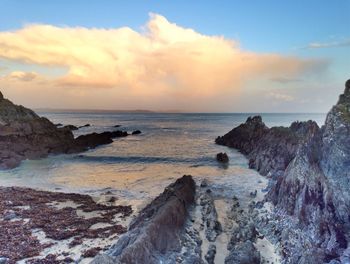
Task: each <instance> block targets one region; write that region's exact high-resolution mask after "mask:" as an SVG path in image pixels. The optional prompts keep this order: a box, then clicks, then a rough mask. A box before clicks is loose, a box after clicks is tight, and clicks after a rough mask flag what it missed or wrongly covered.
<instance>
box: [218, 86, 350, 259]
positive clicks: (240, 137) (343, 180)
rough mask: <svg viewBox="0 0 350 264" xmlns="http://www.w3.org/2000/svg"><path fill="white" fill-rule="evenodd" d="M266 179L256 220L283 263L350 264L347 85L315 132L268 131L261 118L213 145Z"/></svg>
mask: <svg viewBox="0 0 350 264" xmlns="http://www.w3.org/2000/svg"><path fill="white" fill-rule="evenodd" d="M216 143H217V144H221V145H226V146H228V147H233V148H236V149H238V150H239V151H241V152H242V153H243V154H245V155H246V156H247V158H248V159H249V166H250V167H251V168H254V169H256V170H258V171H259V172H260V173H261V174H262V175H264V176H268V177H269V178H270V188H269V192H268V194H267V196H266V198H265V201H266V203H272V204H273V205H274V206H275V210H274V214H273V217H267V218H260V219H258V224H259V225H260V228H261V230H264V232H265V233H266V235H268V236H270V237H271V239H274V240H275V242H276V243H279V245H280V251H281V254H282V256H283V263H305V264H306V263H311V264H312V263H315V264H316V263H332V264H335V263H350V248H348V241H349V239H350V220H349V214H350V210H349V208H350V194H349V187H350V186H349V179H350V80H349V81H347V82H346V84H345V91H344V93H343V94H342V95H340V97H339V100H338V102H337V104H336V105H335V106H334V107H333V108H332V109H331V111H330V112H329V113H328V115H327V118H326V121H325V124H324V125H323V126H322V127H321V128H319V127H318V126H317V124H316V123H315V122H313V121H308V122H295V123H293V124H292V125H291V126H290V127H288V128H284V127H273V128H268V127H267V126H266V125H265V124H264V123H263V122H262V119H261V117H260V116H256V117H252V118H248V120H247V121H246V123H245V124H242V125H240V126H239V127H237V128H234V129H233V130H232V131H230V132H229V133H227V134H226V135H224V136H222V137H218V138H217V139H216Z"/></svg>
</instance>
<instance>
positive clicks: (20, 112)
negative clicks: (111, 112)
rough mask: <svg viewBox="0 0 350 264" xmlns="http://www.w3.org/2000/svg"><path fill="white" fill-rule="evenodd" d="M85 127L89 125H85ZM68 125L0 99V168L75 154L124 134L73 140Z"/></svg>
mask: <svg viewBox="0 0 350 264" xmlns="http://www.w3.org/2000/svg"><path fill="white" fill-rule="evenodd" d="M85 126H88V124H87V125H85ZM76 129H77V127H75V126H72V125H68V126H65V127H57V126H56V125H54V124H53V123H52V122H50V121H49V120H48V119H46V118H44V117H39V116H38V115H37V114H36V113H34V112H33V111H32V110H30V109H27V108H25V107H23V106H18V105H15V104H13V103H12V102H10V101H9V100H7V99H2V100H0V169H10V168H14V167H16V166H18V165H19V164H20V162H21V161H22V160H25V159H40V158H45V157H47V156H48V155H50V154H61V153H78V152H82V151H86V150H87V149H89V148H94V147H97V146H99V145H103V144H109V143H112V142H113V140H112V139H113V138H116V137H125V136H127V135H128V133H127V132H123V131H113V132H104V133H92V134H88V135H83V136H79V137H78V138H77V139H74V136H73V134H72V130H76Z"/></svg>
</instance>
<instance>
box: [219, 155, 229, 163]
mask: <svg viewBox="0 0 350 264" xmlns="http://www.w3.org/2000/svg"><path fill="white" fill-rule="evenodd" d="M216 160H217V161H219V162H223V163H228V161H229V159H228V156H227V154H226V153H222V152H220V153H218V154H216Z"/></svg>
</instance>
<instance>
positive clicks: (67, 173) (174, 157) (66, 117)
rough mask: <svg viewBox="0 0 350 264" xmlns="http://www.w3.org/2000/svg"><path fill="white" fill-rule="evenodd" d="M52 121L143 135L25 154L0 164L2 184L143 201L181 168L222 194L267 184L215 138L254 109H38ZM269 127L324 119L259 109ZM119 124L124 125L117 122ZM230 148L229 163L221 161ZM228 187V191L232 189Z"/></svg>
mask: <svg viewBox="0 0 350 264" xmlns="http://www.w3.org/2000/svg"><path fill="white" fill-rule="evenodd" d="M38 114H39V115H40V116H44V117H46V118H48V119H50V120H51V121H52V122H53V123H61V124H63V125H68V124H72V125H75V126H82V125H85V124H90V126H89V127H84V128H81V129H79V130H77V131H74V135H75V136H76V137H77V136H79V135H83V134H88V133H92V132H103V131H113V130H124V131H128V132H129V133H131V132H132V131H134V130H141V131H142V134H140V135H130V136H128V137H125V138H117V139H115V140H114V142H113V143H112V144H109V145H103V146H99V147H97V148H96V149H92V150H89V151H87V152H84V153H79V154H69V155H58V156H49V157H48V158H44V159H40V160H26V161H24V162H22V164H21V165H20V166H19V167H17V168H15V169H12V170H7V171H0V185H2V186H24V187H31V188H38V189H44V190H56V191H64V192H79V193H87V194H90V195H99V194H101V193H105V192H112V193H114V194H115V195H116V196H117V197H118V198H119V199H120V202H121V203H122V202H124V203H130V202H131V201H132V202H133V204H136V205H140V206H142V204H145V203H146V202H148V201H149V200H150V199H152V198H154V197H155V196H156V195H158V194H159V193H161V192H162V191H163V190H164V188H165V187H166V186H167V185H168V184H170V183H171V182H173V181H174V180H175V179H177V178H179V177H181V176H182V175H192V176H193V177H194V178H195V180H196V181H197V183H199V182H201V181H202V180H204V179H206V180H207V181H209V182H212V183H213V186H214V187H213V188H216V189H217V192H218V193H220V194H222V195H237V196H239V197H245V196H246V195H247V194H248V193H249V192H251V191H254V190H255V189H257V188H259V189H261V190H263V189H264V187H266V182H267V180H266V179H265V178H264V177H262V176H260V175H259V174H258V173H257V172H256V171H254V170H251V169H249V168H248V161H247V159H246V158H245V157H244V156H243V155H242V154H240V153H239V152H238V151H237V150H235V149H230V148H227V147H224V146H219V145H216V144H215V138H216V137H218V136H221V135H224V134H225V133H227V132H228V131H230V130H231V129H233V128H234V127H236V126H238V125H239V124H241V123H243V122H245V121H246V119H247V118H248V117H249V116H253V115H256V114H254V113H253V114H252V113H222V114H220V113H149V112H147V113H126V112H123V113H113V112H110V113H106V112H74V111H68V112H61V111H60V112H39V113H38ZM260 115H262V118H263V121H264V122H265V124H266V125H267V126H269V127H271V126H289V125H290V124H291V123H292V122H293V121H297V120H298V121H306V120H310V119H311V120H315V121H316V122H317V123H318V124H319V125H320V126H321V125H322V124H323V123H324V120H325V117H326V115H325V114H260ZM116 125H120V127H117V128H116V127H114V126H116ZM218 152H226V153H227V154H228V156H229V159H230V161H229V163H228V164H226V165H223V164H220V163H218V162H217V161H216V154H217V153H218ZM228 193H229V194H228Z"/></svg>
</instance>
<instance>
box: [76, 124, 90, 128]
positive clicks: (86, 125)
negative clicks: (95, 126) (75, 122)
mask: <svg viewBox="0 0 350 264" xmlns="http://www.w3.org/2000/svg"><path fill="white" fill-rule="evenodd" d="M89 126H91V125H90V124H85V125H83V126H80V127H78V128H83V127H89Z"/></svg>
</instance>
